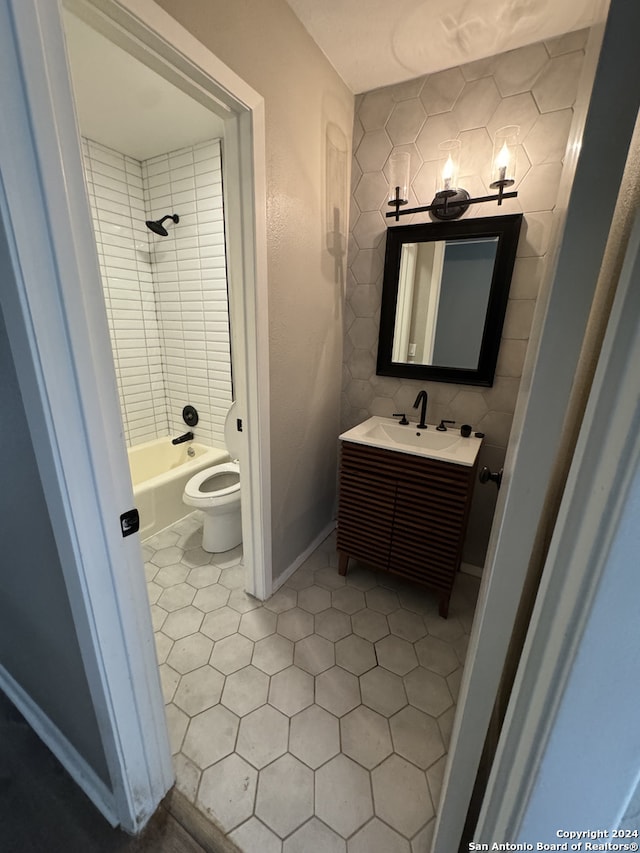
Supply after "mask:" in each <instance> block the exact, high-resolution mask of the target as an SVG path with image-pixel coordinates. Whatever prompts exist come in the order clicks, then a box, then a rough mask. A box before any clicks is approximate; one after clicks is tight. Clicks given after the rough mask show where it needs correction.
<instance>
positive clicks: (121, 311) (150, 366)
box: [82, 139, 169, 445]
mask: <svg viewBox="0 0 640 853" xmlns="http://www.w3.org/2000/svg"><path fill="white" fill-rule="evenodd" d="M82 150H83V156H84V168H85V175H86V180H87V187H88V190H89V201H90V205H91V213H92V216H93V224H94V230H95V234H96V245H97V250H98V260H99V262H100V272H101V275H102V282H103V287H104V296H105V303H106V308H107V319H108V322H109V331H110V334H111V344H112V348H113V357H114V363H115V369H116V378H117V381H118V390H119V392H120V406H121V411H122V421H123V424H124V430H125V438H126V441H127V444H128V445H133V444H139V443H140V442H143V441H148V440H150V439H152V438H157V437H159V436H162V435H167V433H168V430H169V424H168V416H167V401H166V396H165V390H164V384H165V383H164V376H163V372H162V352H161V335H160V327H159V324H158V318H157V316H156V305H155V299H154V287H153V277H152V270H151V264H150V263H149V248H148V242H149V241H148V238H147V233H148V232H147V229H146V228H145V225H144V222H145V219H146V217H145V214H144V211H145V206H144V195H143V191H142V166H141V164H140V163H139V162H137V161H136V160H133V159H132V158H131V157H127V156H125V155H123V154H120V153H118V152H116V151H112V150H111V149H109V148H105V147H104V146H103V145H100V144H99V143H97V142H93V141H91V140H88V139H84V140H83V146H82Z"/></svg>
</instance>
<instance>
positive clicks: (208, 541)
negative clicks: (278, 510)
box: [182, 403, 242, 554]
mask: <svg viewBox="0 0 640 853" xmlns="http://www.w3.org/2000/svg"><path fill="white" fill-rule="evenodd" d="M235 408H236V404H235V403H232V404H231V408H230V409H229V411H228V412H227V417H226V419H225V423H224V439H225V442H226V445H227V450H228V452H229V455H230V456H231V458H232V459H233V460H234V461H233V462H223V463H222V464H221V465H212V466H211V467H210V468H205V469H204V470H202V471H199V472H198V473H197V474H195V475H194V476H193V477H191V479H190V480H188V481H187V485H186V486H185V487H184V494H183V495H182V500H183V502H184V503H185V504H187V506H192V507H195V508H196V509H201V510H202V511H203V512H204V527H203V529H202V547H203V549H204V550H205V551H208V552H209V553H211V554H217V553H218V552H220V551H230V550H231V548H235V547H236V546H237V545H239V544H240V543H241V542H242V521H241V516H240V466H239V465H238V456H239V455H240V444H239V441H238V432H237V430H236V418H235Z"/></svg>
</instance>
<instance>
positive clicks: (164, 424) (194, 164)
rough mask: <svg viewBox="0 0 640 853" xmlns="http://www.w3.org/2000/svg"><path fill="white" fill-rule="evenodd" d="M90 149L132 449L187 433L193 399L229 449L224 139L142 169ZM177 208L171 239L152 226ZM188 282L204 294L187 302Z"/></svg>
mask: <svg viewBox="0 0 640 853" xmlns="http://www.w3.org/2000/svg"><path fill="white" fill-rule="evenodd" d="M83 151H84V164H85V173H86V176H87V183H88V189H89V197H90V204H91V209H92V215H93V219H94V227H95V231H96V240H97V248H98V254H99V257H100V264H101V273H102V278H103V284H104V290H105V303H106V306H107V315H108V320H109V326H110V332H111V337H112V345H113V351H114V364H115V368H116V376H117V380H118V388H119V391H120V397H121V408H122V416H123V423H124V428H125V436H126V440H127V443H128V444H129V445H130V446H131V445H134V444H138V443H141V442H144V441H148V440H149V439H151V438H156V437H160V436H165V435H168V434H174V433H176V434H177V433H181V432H184V430H185V427H184V423H183V421H182V416H181V413H182V409H183V407H184V405H186V404H187V403H191V404H192V405H196V406H197V408H198V411H199V414H200V423H199V424H198V427H197V430H196V435H197V438H198V439H199V440H200V441H202V442H203V443H205V444H211V445H213V446H216V447H224V431H223V426H224V417H225V415H226V412H227V410H228V408H229V406H230V404H231V399H232V396H231V374H230V343H229V326H228V306H227V293H226V262H225V246H224V224H223V209H222V177H221V168H220V143H219V141H218V140H213V141H211V142H205V143H202V144H201V145H200V146H198V147H196V148H187V149H181V150H180V151H175V152H170V153H168V154H165V155H160V156H158V157H154V158H151V159H150V160H148V161H145V162H144V163H139V162H137V161H135V160H134V159H132V158H130V157H127V156H124V155H122V154H120V153H118V152H115V151H111V150H109V149H107V148H105V147H104V146H102V145H99V144H98V143H95V142H93V141H91V140H83ZM174 212H176V213H178V215H179V216H180V218H181V219H180V222H179V223H177V224H174V223H168V225H169V228H168V230H169V236H168V237H164V238H163V237H159V236H157V235H154V234H152V233H151V232H150V231H149V230H148V229H147V228H146V227H145V225H144V222H145V220H146V219H147V218H151V219H157V218H160V217H162V216H164V215H165V214H166V213H174ZM205 268H206V269H207V270H209V271H210V272H211V271H212V272H213V273H215V274H214V275H207V276H206V277H205V276H203V274H202V273H203V270H204V269H205ZM190 273H191V275H190ZM189 277H190V278H191V280H193V281H195V282H197V288H196V291H194V292H193V293H192V294H190V299H189V300H186V299H184V297H183V294H182V292H181V290H182V282H183V281H185V280H189ZM187 305H188V306H189V307H185V306H187ZM194 312H195V314H194ZM196 315H197V316H196ZM205 315H206V316H207V318H208V322H209V323H213V324H215V333H216V334H215V338H211V337H210V336H209V335H208V334H207V333H206V332H207V330H205ZM210 340H211V344H209V341H210ZM220 355H223V356H224V357H223V358H220ZM132 356H135V357H136V358H135V361H134V359H133V357H132ZM196 356H197V357H196ZM200 364H201V365H202V366H203V367H202V369H200V367H199V365H200ZM127 365H128V366H127ZM172 379H173V381H171V380H172ZM212 388H213V389H215V393H211V389H212Z"/></svg>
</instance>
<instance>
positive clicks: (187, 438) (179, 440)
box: [171, 432, 193, 444]
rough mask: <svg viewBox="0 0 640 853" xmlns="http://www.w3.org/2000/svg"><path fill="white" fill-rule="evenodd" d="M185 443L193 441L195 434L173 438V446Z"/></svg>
mask: <svg viewBox="0 0 640 853" xmlns="http://www.w3.org/2000/svg"><path fill="white" fill-rule="evenodd" d="M184 441H193V433H192V432H185V434H184V435H179V436H178V437H177V438H172V439H171V444H182V443H183V442H184Z"/></svg>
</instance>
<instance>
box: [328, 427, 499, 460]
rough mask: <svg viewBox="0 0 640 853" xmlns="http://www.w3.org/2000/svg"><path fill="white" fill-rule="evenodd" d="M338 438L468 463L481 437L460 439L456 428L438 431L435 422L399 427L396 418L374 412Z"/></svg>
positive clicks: (476, 451)
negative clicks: (427, 424)
mask: <svg viewBox="0 0 640 853" xmlns="http://www.w3.org/2000/svg"><path fill="white" fill-rule="evenodd" d="M339 438H340V441H353V442H355V443H356V444H368V445H369V446H370V447H381V448H383V449H384V450H396V451H398V452H399V453H412V454H413V455H414V456H425V457H427V458H429V459H439V460H440V461H441V462H453V463H455V464H456V465H468V466H471V465H473V464H474V462H475V461H476V457H477V455H478V451H479V450H480V445H481V444H482V439H481V438H476V437H475V436H473V435H471V436H469V438H463V437H462V436H461V435H460V428H459V427H449V428H448V429H447V430H446V431H445V432H439V431H438V430H437V429H436V427H435V426H434V425H432V424H429V427H428V429H426V430H419V429H418V428H417V424H416V423H414V422H411V423H409V425H408V426H406V425H405V426H402V425H401V424H400V423H399V422H398V421H397V420H393V419H392V418H381V417H378V416H377V415H376V416H374V417H372V418H369V420H366V421H363V423H361V424H358V425H357V426H355V427H353V428H352V429H350V430H347V432H343V433H342V435H340V436H339Z"/></svg>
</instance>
